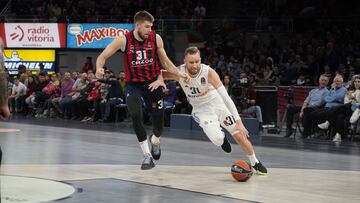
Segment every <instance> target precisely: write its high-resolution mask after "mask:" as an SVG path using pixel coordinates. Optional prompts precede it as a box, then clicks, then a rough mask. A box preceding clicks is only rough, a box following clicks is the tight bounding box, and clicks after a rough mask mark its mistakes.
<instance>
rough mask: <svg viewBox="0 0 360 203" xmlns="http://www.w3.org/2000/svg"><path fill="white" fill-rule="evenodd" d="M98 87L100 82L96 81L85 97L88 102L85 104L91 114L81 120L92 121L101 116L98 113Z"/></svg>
mask: <svg viewBox="0 0 360 203" xmlns="http://www.w3.org/2000/svg"><path fill="white" fill-rule="evenodd" d="M100 87H101V83H100V82H98V81H96V82H95V84H94V87H93V88H92V90H91V92H90V93H89V95H88V97H87V101H88V102H89V103H88V104H87V105H88V107H87V108H90V109H88V111H89V112H90V113H91V114H92V115H91V116H89V117H87V118H86V117H85V118H84V119H83V120H82V121H83V122H94V121H97V120H98V119H99V118H100V117H101V113H100Z"/></svg>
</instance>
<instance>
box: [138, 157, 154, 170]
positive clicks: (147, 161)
mask: <svg viewBox="0 0 360 203" xmlns="http://www.w3.org/2000/svg"><path fill="white" fill-rule="evenodd" d="M154 167H155V163H154V160H153V158H152V157H151V155H150V154H145V156H144V160H143V162H142V164H141V170H149V169H152V168H154Z"/></svg>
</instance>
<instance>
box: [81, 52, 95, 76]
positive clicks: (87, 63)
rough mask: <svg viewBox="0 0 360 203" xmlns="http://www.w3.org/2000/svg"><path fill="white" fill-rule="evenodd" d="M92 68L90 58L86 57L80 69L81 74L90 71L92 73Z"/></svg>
mask: <svg viewBox="0 0 360 203" xmlns="http://www.w3.org/2000/svg"><path fill="white" fill-rule="evenodd" d="M93 69H94V67H93V64H92V58H91V57H90V56H88V57H86V61H85V64H84V66H83V67H82V69H81V70H82V72H83V73H88V72H89V71H90V70H91V71H93Z"/></svg>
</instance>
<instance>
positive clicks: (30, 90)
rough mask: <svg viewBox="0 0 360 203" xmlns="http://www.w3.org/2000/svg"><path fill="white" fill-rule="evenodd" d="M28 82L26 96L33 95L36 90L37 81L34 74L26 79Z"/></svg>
mask: <svg viewBox="0 0 360 203" xmlns="http://www.w3.org/2000/svg"><path fill="white" fill-rule="evenodd" d="M25 82H26V84H27V85H26V97H25V99H26V98H27V97H29V96H30V95H32V93H33V92H34V90H35V87H36V81H35V79H34V76H28V78H27V80H26V81H25Z"/></svg>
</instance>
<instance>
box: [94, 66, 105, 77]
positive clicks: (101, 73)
mask: <svg viewBox="0 0 360 203" xmlns="http://www.w3.org/2000/svg"><path fill="white" fill-rule="evenodd" d="M95 77H96V78H97V79H102V78H103V77H104V69H103V68H96V73H95Z"/></svg>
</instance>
